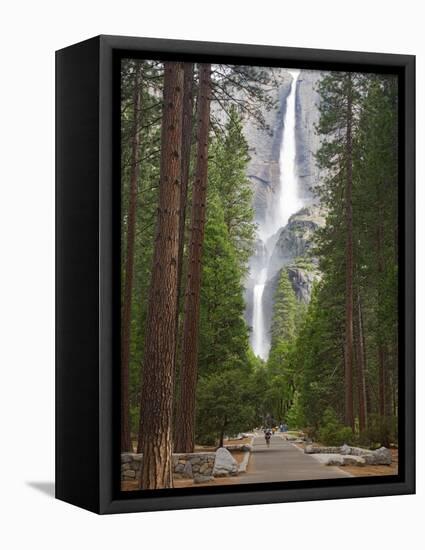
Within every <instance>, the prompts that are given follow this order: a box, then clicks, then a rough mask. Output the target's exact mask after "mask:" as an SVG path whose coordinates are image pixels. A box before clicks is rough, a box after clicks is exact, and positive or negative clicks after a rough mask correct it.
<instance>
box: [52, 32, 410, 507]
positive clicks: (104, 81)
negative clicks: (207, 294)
mask: <svg viewBox="0 0 425 550" xmlns="http://www.w3.org/2000/svg"><path fill="white" fill-rule="evenodd" d="M125 56H132V57H135V58H136V57H139V58H147V59H155V58H160V59H162V60H165V59H179V60H182V61H185V60H194V61H212V62H218V61H223V60H225V61H226V62H228V63H231V64H255V65H262V66H267V67H270V66H284V67H288V68H290V67H297V68H310V69H333V70H353V71H363V72H367V71H372V72H381V73H395V74H397V75H398V77H399V103H400V112H399V114H400V118H399V121H400V124H399V148H400V160H399V182H400V191H399V193H400V195H399V216H400V219H399V232H400V263H399V265H400V285H399V288H400V290H399V316H400V317H399V318H400V362H399V363H400V378H399V400H400V416H399V419H400V420H399V421H400V425H399V440H400V468H399V473H398V475H396V476H382V477H370V478H366V477H365V478H347V479H337V480H318V481H311V482H305V481H299V482H295V481H294V482H285V483H283V482H282V483H269V484H261V485H251V484H245V485H237V486H235V485H233V486H220V487H203V488H193V489H178V490H165V489H164V490H158V491H150V492H148V491H144V492H141V491H139V492H137V491H136V492H128V493H127V494H126V493H124V492H120V488H119V472H120V456H119V455H120V451H119V437H118V433H119V311H120V309H119V308H120V304H119V292H117V291H116V289H117V281H119V259H118V258H119V240H120V237H119V234H118V233H117V223H118V224H119V203H120V196H119V195H120V189H119V143H118V142H117V132H116V128H117V123H118V122H119V109H117V97H119V78H118V77H117V67H119V61H120V59H121V58H122V57H125ZM118 141H119V140H118ZM414 254H415V57H414V56H410V55H394V54H381V53H363V52H344V51H330V50H313V49H302V48H286V47H271V46H257V45H255V46H254V45H242V44H224V43H211V42H192V41H181V40H163V39H151V38H132V37H120V36H98V37H95V38H92V39H89V40H87V41H84V42H81V43H79V44H76V45H73V46H70V47H68V48H65V49H62V50H59V51H58V52H56V498H58V499H61V500H64V501H66V502H69V503H72V504H75V505H77V506H80V507H82V508H85V509H88V510H91V511H93V512H96V513H100V514H107V513H121V512H140V511H149V510H167V509H180V508H199V507H211V506H229V505H242V504H261V503H273V502H292V501H305V500H318V499H336V498H338V499H339V498H353V497H369V496H383V495H401V494H412V493H414V492H415V256H414ZM117 266H118V267H117ZM118 288H119V287H118Z"/></svg>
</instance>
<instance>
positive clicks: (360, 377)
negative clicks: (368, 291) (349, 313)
mask: <svg viewBox="0 0 425 550" xmlns="http://www.w3.org/2000/svg"><path fill="white" fill-rule="evenodd" d="M357 330H358V332H357V350H358V351H357V358H358V360H357V385H358V399H359V429H360V431H361V432H363V431H364V430H365V429H366V425H367V408H366V377H365V371H366V356H365V350H364V337H363V316H362V308H361V302H360V294H358V295H357Z"/></svg>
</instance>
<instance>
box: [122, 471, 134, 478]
mask: <svg viewBox="0 0 425 550" xmlns="http://www.w3.org/2000/svg"><path fill="white" fill-rule="evenodd" d="M123 477H124V479H134V478H135V477H136V472H135V471H134V470H126V471H125V473H124V476H123Z"/></svg>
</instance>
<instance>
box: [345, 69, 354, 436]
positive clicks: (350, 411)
mask: <svg viewBox="0 0 425 550" xmlns="http://www.w3.org/2000/svg"><path fill="white" fill-rule="evenodd" d="M352 132H353V82H352V76H351V74H350V73H348V74H347V126H346V182H345V216H346V231H347V235H346V250H345V423H346V424H347V426H350V427H351V428H352V429H354V407H353V201H352V191H353V135H352Z"/></svg>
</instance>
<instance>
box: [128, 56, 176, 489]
mask: <svg viewBox="0 0 425 550" xmlns="http://www.w3.org/2000/svg"><path fill="white" fill-rule="evenodd" d="M182 103H183V66H182V63H175V62H168V63H165V65H164V107H163V115H162V134H161V165H160V182H159V204H158V218H157V228H156V237H155V246H154V255H153V265H152V274H151V283H150V291H149V303H148V312H147V319H146V337H145V352H144V360H143V379H142V391H141V404H140V434H139V449H138V450H139V452H142V453H143V466H142V479H141V486H142V488H143V489H160V488H164V487H172V448H173V446H172V412H173V390H174V352H175V334H176V331H175V327H176V312H177V276H178V253H179V221H180V220H179V217H180V195H181V184H180V173H181V139H182Z"/></svg>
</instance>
